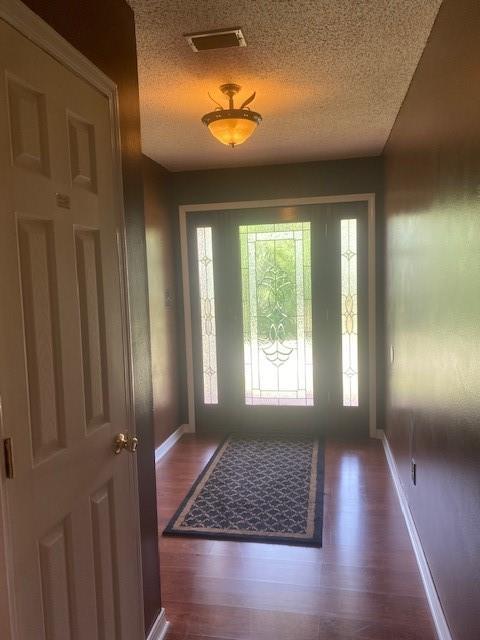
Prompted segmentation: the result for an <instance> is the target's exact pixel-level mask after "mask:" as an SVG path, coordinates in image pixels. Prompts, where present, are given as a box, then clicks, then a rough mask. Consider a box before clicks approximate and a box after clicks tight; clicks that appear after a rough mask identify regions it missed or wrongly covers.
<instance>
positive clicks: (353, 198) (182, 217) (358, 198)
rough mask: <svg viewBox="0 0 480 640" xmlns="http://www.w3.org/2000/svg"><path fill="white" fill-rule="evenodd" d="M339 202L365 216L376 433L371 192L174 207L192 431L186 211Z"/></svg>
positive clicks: (371, 411) (373, 428)
mask: <svg viewBox="0 0 480 640" xmlns="http://www.w3.org/2000/svg"><path fill="white" fill-rule="evenodd" d="M339 202H366V203H367V217H368V232H367V234H368V339H369V353H368V362H369V398H368V405H369V434H370V437H371V438H378V437H379V434H378V433H377V366H376V365H377V363H376V357H377V350H376V335H377V331H376V289H375V286H376V273H375V266H376V257H375V249H376V245H375V237H376V234H375V194H374V193H355V194H347V195H331V196H314V197H309V198H279V199H276V200H245V201H239V202H209V203H205V204H184V205H180V206H179V207H178V216H179V224H180V253H181V261H182V286H183V310H184V323H185V356H186V366H187V399H188V425H189V428H190V430H191V431H195V391H194V378H193V339H192V308H191V299H190V275H189V269H188V261H189V256H188V239H187V214H188V213H205V212H207V211H220V212H221V211H232V210H236V209H258V208H263V207H295V206H301V205H309V204H334V203H339Z"/></svg>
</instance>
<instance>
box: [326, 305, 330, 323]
mask: <svg viewBox="0 0 480 640" xmlns="http://www.w3.org/2000/svg"><path fill="white" fill-rule="evenodd" d="M325 319H326V320H327V322H328V321H329V320H330V309H328V308H327V309H325Z"/></svg>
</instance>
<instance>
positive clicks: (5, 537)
mask: <svg viewBox="0 0 480 640" xmlns="http://www.w3.org/2000/svg"><path fill="white" fill-rule="evenodd" d="M0 20H3V21H4V22H6V23H7V24H8V25H10V26H11V27H13V28H14V29H16V30H17V31H18V32H19V33H20V34H21V35H23V36H25V37H26V38H28V39H29V40H30V41H31V42H33V43H34V44H35V45H37V46H38V47H40V48H41V49H43V51H45V52H46V53H48V54H49V55H50V56H52V58H54V59H55V60H57V61H58V62H60V63H61V64H62V65H63V66H64V67H66V68H67V69H69V70H70V71H72V72H73V73H75V74H76V75H77V76H79V77H80V78H81V79H83V80H85V81H86V82H88V83H89V84H90V85H91V86H93V87H94V88H95V89H97V90H98V91H100V93H102V94H103V95H104V96H105V97H106V98H107V100H108V104H109V110H110V122H111V132H110V133H111V140H112V159H113V187H114V194H113V195H114V206H115V209H116V214H117V216H116V217H117V250H118V261H119V277H120V296H121V310H122V318H121V322H122V334H123V340H122V348H123V352H124V362H125V365H126V366H125V390H126V409H127V424H128V429H129V431H130V432H131V433H135V424H136V422H135V409H134V407H135V404H134V395H133V393H134V387H133V360H132V341H131V334H130V327H131V325H130V305H129V293H128V270H127V252H126V251H127V245H126V231H125V208H124V199H123V198H124V189H123V173H122V154H121V142H120V117H119V102H118V90H117V85H116V84H115V82H113V80H111V79H110V78H109V77H108V76H106V75H105V74H104V73H103V71H101V70H100V69H99V68H98V67H96V66H95V65H94V64H93V63H92V62H90V60H89V59H88V58H86V57H85V56H84V55H83V54H82V53H80V52H79V51H78V50H77V49H75V47H73V46H72V45H71V44H70V43H69V42H68V41H67V40H65V38H63V37H62V36H61V35H60V34H59V33H57V32H56V31H55V30H54V29H52V27H50V26H49V25H48V24H47V23H46V22H45V21H44V20H43V19H42V18H40V16H38V15H37V14H36V13H34V12H33V11H31V9H29V8H28V7H27V6H26V5H24V4H23V3H22V2H21V1H20V0H0ZM0 81H3V79H2V80H0ZM1 408H2V403H1V396H0V439H1V438H2V435H3V422H2V411H1ZM128 459H129V479H130V491H131V494H132V495H131V496H130V498H131V500H132V501H133V504H134V509H135V514H134V515H135V520H136V529H137V540H138V545H137V549H136V550H132V560H133V561H135V562H136V563H137V564H138V575H139V576H140V578H141V576H142V563H141V546H140V540H141V537H140V520H139V492H138V474H137V462H136V457H135V456H128ZM0 464H2V466H3V463H0ZM7 482H8V480H7V479H6V478H5V474H4V473H3V469H1V470H0V636H1V637H2V638H4V639H5V640H16V637H17V636H16V630H15V620H16V616H15V602H14V594H13V580H12V576H13V572H14V567H13V566H12V563H11V553H9V551H10V548H11V542H10V541H11V530H10V521H9V514H8V508H7V499H6V498H7V496H6V483H7ZM137 606H138V608H139V613H140V615H139V630H138V638H143V637H144V634H145V631H144V617H143V614H144V612H143V592H142V589H141V588H140V589H139V590H138V603H137ZM4 624H5V629H4V627H3V625H4Z"/></svg>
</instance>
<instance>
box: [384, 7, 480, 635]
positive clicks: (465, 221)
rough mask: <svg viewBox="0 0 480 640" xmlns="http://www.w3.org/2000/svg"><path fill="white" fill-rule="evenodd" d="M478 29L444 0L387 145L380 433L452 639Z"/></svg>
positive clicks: (469, 327) (474, 428)
mask: <svg viewBox="0 0 480 640" xmlns="http://www.w3.org/2000/svg"><path fill="white" fill-rule="evenodd" d="M479 34H480V3H479V2H478V0H444V2H443V4H442V6H441V7H440V11H439V13H438V16H437V20H436V22H435V24H434V27H433V29H432V32H431V34H430V37H429V40H428V43H427V46H426V47H425V50H424V52H423V55H422V58H421V59H420V62H419V65H418V67H417V70H416V72H415V75H414V77H413V79H412V82H411V85H410V89H409V91H408V94H407V96H406V98H405V101H404V103H403V105H402V108H401V110H400V112H399V114H398V117H397V121H396V123H395V126H394V128H393V130H392V133H391V136H390V140H389V142H388V144H387V146H386V148H385V196H386V197H385V205H386V268H387V276H386V285H387V287H386V289H387V304H386V317H387V345H390V344H392V345H393V346H394V348H395V358H394V361H393V363H392V364H390V363H389V365H388V367H387V391H388V393H387V435H388V440H389V442H390V445H391V447H392V449H393V453H394V456H395V459H396V463H397V467H398V470H399V474H400V477H401V480H402V484H403V486H404V489H405V493H406V495H407V499H408V503H409V507H410V511H411V512H412V515H413V518H414V520H415V524H416V527H417V530H418V533H419V536H420V539H421V542H422V546H423V549H424V551H425V555H426V557H427V560H428V565H429V568H430V571H431V573H432V576H433V579H434V581H435V586H436V589H437V592H438V594H439V597H440V600H441V602H442V606H443V609H444V611H445V614H446V617H447V622H448V624H449V626H450V630H451V633H452V637H453V638H454V639H455V640H478V638H480V616H479V615H478V610H479V605H480V580H479V577H480V251H479V240H480V82H479V69H480V46H479ZM412 457H413V458H415V461H416V464H417V483H416V485H413V483H412V481H411V477H410V462H411V458H412Z"/></svg>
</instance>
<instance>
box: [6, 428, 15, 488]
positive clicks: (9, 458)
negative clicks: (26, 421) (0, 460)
mask: <svg viewBox="0 0 480 640" xmlns="http://www.w3.org/2000/svg"><path fill="white" fill-rule="evenodd" d="M3 455H4V458H5V475H6V477H7V478H8V479H9V480H13V478H14V472H13V450H12V439H11V438H5V440H4V441H3Z"/></svg>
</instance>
